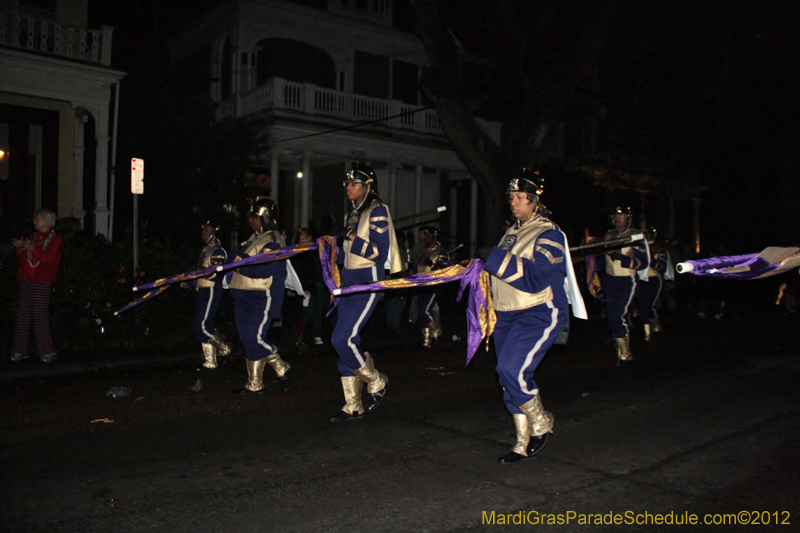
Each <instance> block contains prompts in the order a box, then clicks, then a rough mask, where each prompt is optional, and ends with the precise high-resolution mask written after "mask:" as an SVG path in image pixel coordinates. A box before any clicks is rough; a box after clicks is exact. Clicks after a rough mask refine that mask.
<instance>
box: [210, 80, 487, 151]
mask: <svg viewBox="0 0 800 533" xmlns="http://www.w3.org/2000/svg"><path fill="white" fill-rule="evenodd" d="M278 109H285V110H294V111H299V112H301V113H305V114H309V115H319V116H327V117H334V118H341V119H346V120H350V121H353V122H373V121H381V122H383V123H384V124H385V125H386V126H388V127H390V128H397V129H405V130H412V131H416V132H420V133H428V134H434V135H442V136H443V135H444V130H442V125H441V123H440V122H439V116H438V115H437V114H436V111H435V110H433V109H428V108H426V107H423V106H415V105H410V104H406V103H403V102H400V101H398V100H383V99H380V98H371V97H369V96H362V95H358V94H352V93H345V92H341V91H335V90H332V89H326V88H324V87H319V86H317V85H314V84H310V83H296V82H291V81H288V80H285V79H282V78H272V79H270V80H269V81H268V82H267V83H265V84H264V85H261V86H259V87H256V88H255V89H253V90H252V91H249V92H247V93H245V94H243V95H241V96H240V97H239V100H238V106H237V105H235V104H234V100H227V101H225V102H223V103H221V104H220V105H219V107H218V108H217V116H218V118H219V119H222V118H226V117H232V116H237V117H242V116H247V115H252V114H254V113H258V112H260V111H266V110H278ZM479 122H480V123H481V126H482V127H483V128H484V130H485V131H486V132H487V133H488V134H489V136H490V137H492V139H494V140H495V141H496V142H498V143H499V141H500V123H499V122H487V121H479Z"/></svg>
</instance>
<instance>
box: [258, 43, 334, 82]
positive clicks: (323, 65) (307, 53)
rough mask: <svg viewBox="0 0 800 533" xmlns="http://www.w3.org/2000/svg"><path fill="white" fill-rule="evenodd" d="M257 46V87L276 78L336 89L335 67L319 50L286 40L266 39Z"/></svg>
mask: <svg viewBox="0 0 800 533" xmlns="http://www.w3.org/2000/svg"><path fill="white" fill-rule="evenodd" d="M259 45H260V46H261V52H259V54H258V80H257V81H258V85H263V84H264V83H266V82H267V80H269V79H270V78H273V77H278V78H284V79H286V80H289V81H294V82H297V83H313V84H314V85H318V86H320V87H325V88H327V89H336V67H335V65H334V64H333V60H332V59H331V58H330V57H328V55H327V54H326V53H325V52H323V51H322V50H320V49H318V48H314V47H313V46H310V45H308V44H305V43H301V42H298V41H290V40H288V39H269V40H266V41H261V42H260V43H259Z"/></svg>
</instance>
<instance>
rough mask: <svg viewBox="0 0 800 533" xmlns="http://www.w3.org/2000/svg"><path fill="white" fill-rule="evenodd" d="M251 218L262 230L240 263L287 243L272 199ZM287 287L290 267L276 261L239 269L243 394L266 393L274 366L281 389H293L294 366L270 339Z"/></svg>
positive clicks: (234, 279)
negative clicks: (267, 373) (267, 374)
mask: <svg viewBox="0 0 800 533" xmlns="http://www.w3.org/2000/svg"><path fill="white" fill-rule="evenodd" d="M253 207H254V209H252V210H251V215H252V216H256V217H259V219H260V221H261V228H263V229H261V230H256V231H255V233H253V235H252V236H251V237H250V239H248V240H247V242H245V243H244V244H243V245H242V246H241V247H240V250H239V252H237V253H236V254H234V255H233V257H232V260H233V261H236V260H238V259H242V258H245V257H251V256H253V255H256V254H259V253H262V252H266V251H270V250H280V249H281V248H283V247H284V246H286V243H285V241H284V239H283V236H282V235H281V234H280V232H279V231H278V230H277V228H276V226H275V222H276V218H277V206H276V205H275V203H274V202H273V201H272V200H271V199H269V198H259V199H257V200H256V202H255V203H254V204H253ZM285 284H286V263H285V262H283V261H273V262H269V263H261V264H256V265H248V266H245V267H241V268H238V269H237V270H236V271H235V272H234V273H233V275H232V276H231V279H230V282H229V286H230V289H231V294H232V295H233V302H234V305H233V310H234V316H235V318H236V329H237V331H238V332H239V340H240V341H241V342H242V345H243V346H244V349H245V358H246V363H247V373H248V382H247V384H246V385H245V386H244V389H242V390H241V391H239V392H243V393H247V392H251V393H256V392H261V391H262V390H263V389H264V383H263V380H262V378H263V373H264V366H265V365H266V364H268V365H270V366H271V367H272V368H273V369H274V370H275V373H276V374H277V375H278V382H279V383H280V385H281V389H282V390H284V391H286V390H288V388H289V370H290V368H291V367H290V366H289V365H288V364H287V363H286V362H285V361H284V360H283V359H281V357H280V356H279V355H278V348H277V346H275V345H274V344H273V343H272V342H270V340H269V338H268V333H269V328H270V325H271V324H272V322H273V321H274V320H276V319H278V318H279V317H280V316H281V311H282V309H283V296H284V294H285Z"/></svg>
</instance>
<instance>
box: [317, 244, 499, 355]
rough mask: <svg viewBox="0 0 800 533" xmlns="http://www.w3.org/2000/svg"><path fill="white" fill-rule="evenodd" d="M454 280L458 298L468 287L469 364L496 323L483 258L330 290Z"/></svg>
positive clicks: (401, 286)
mask: <svg viewBox="0 0 800 533" xmlns="http://www.w3.org/2000/svg"><path fill="white" fill-rule="evenodd" d="M457 280H461V286H460V288H459V291H458V301H461V296H462V295H463V292H464V289H465V288H467V287H469V288H470V293H469V300H468V302H467V364H469V362H470V361H471V360H472V357H473V356H474V355H475V352H476V351H477V350H478V346H480V344H481V341H482V340H483V339H484V338H486V339H488V338H489V336H490V335H491V334H492V332H493V331H494V326H495V324H496V323H497V315H496V314H495V311H494V306H493V305H492V291H491V287H490V282H489V273H488V272H486V271H484V270H483V261H481V260H480V259H470V260H469V262H468V263H467V265H466V266H463V265H461V264H455V265H452V266H449V267H446V268H442V269H439V270H433V271H431V272H428V273H426V274H416V275H413V276H408V277H406V278H400V279H387V280H383V281H375V282H372V283H362V284H358V285H351V286H349V287H342V288H336V289H334V290H333V291H332V294H333V295H334V296H343V295H346V294H351V293H354V292H364V291H368V292H374V291H382V290H387V289H407V288H409V287H420V286H429V285H438V284H440V283H449V282H451V281H457Z"/></svg>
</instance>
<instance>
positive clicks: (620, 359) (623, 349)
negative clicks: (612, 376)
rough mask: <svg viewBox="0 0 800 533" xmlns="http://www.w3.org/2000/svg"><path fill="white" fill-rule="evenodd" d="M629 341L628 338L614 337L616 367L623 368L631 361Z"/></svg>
mask: <svg viewBox="0 0 800 533" xmlns="http://www.w3.org/2000/svg"><path fill="white" fill-rule="evenodd" d="M630 341H631V339H630V337H622V338H621V339H618V338H616V337H614V343H615V348H616V350H617V366H624V365H625V364H628V363H630V362H631V361H633V354H632V353H631V344H630Z"/></svg>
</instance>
